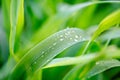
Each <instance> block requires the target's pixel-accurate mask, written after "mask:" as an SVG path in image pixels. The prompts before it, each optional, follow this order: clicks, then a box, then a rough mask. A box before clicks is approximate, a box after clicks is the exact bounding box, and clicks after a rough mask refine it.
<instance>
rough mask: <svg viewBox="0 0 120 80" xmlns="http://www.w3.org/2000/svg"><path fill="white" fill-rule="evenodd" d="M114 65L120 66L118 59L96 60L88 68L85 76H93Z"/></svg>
mask: <svg viewBox="0 0 120 80" xmlns="http://www.w3.org/2000/svg"><path fill="white" fill-rule="evenodd" d="M114 67H120V61H118V60H116V59H111V60H102V61H98V62H96V65H95V66H94V67H93V68H92V69H91V70H90V72H89V73H88V75H87V77H88V78H90V77H93V76H95V75H97V74H99V73H102V72H104V71H106V70H108V69H110V68H114Z"/></svg>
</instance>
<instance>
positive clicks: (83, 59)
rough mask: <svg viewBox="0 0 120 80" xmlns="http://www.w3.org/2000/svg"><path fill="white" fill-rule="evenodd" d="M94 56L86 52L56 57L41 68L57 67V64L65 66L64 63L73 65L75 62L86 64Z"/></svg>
mask: <svg viewBox="0 0 120 80" xmlns="http://www.w3.org/2000/svg"><path fill="white" fill-rule="evenodd" d="M95 57H96V55H95V54H88V55H84V56H80V57H65V58H56V59H53V60H52V61H51V62H50V63H48V64H47V65H46V66H45V67H43V68H50V67H57V66H66V65H75V64H81V65H82V64H86V63H88V62H90V61H91V60H94V58H95Z"/></svg>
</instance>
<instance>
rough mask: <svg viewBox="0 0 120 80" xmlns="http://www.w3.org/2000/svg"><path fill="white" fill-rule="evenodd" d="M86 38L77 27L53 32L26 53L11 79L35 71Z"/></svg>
mask: <svg viewBox="0 0 120 80" xmlns="http://www.w3.org/2000/svg"><path fill="white" fill-rule="evenodd" d="M86 39H87V36H86V35H85V33H84V32H83V31H82V30H79V29H76V28H70V29H65V30H62V31H60V32H57V33H55V34H53V35H52V36H50V37H48V38H47V39H45V40H44V41H42V42H40V43H39V44H37V45H36V46H35V47H33V48H32V49H31V50H30V51H28V52H27V53H26V55H25V56H24V57H23V58H22V59H21V60H20V62H19V63H18V64H17V65H16V66H15V68H14V69H13V71H12V73H11V79H12V80H13V79H17V78H18V77H20V75H21V74H22V73H23V72H25V71H27V72H31V73H34V72H35V71H36V70H38V69H41V68H42V67H43V66H44V65H45V64H46V63H48V62H49V61H50V60H51V59H52V58H54V57H55V56H56V55H58V54H59V53H60V52H62V51H63V50H65V49H66V48H68V47H70V46H72V45H74V44H76V43H78V42H81V41H85V40H86ZM18 71H19V73H18Z"/></svg>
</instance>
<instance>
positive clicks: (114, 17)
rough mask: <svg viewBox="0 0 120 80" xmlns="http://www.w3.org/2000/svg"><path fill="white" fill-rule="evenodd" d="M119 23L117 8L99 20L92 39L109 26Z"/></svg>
mask: <svg viewBox="0 0 120 80" xmlns="http://www.w3.org/2000/svg"><path fill="white" fill-rule="evenodd" d="M117 24H120V10H117V11H115V12H113V13H112V14H110V15H109V16H107V17H106V18H105V19H103V20H102V21H101V23H100V24H99V27H98V29H97V30H96V31H95V33H94V35H93V37H92V40H94V39H95V38H96V37H98V36H99V35H100V34H101V33H102V32H103V31H105V30H107V29H109V28H110V27H112V26H114V25H117Z"/></svg>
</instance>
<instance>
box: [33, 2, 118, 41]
mask: <svg viewBox="0 0 120 80" xmlns="http://www.w3.org/2000/svg"><path fill="white" fill-rule="evenodd" d="M102 3H120V2H119V1H93V2H85V3H80V4H75V5H72V6H70V5H69V6H68V7H64V5H62V6H63V8H62V10H61V11H59V12H58V13H57V14H56V15H54V16H51V17H50V18H49V19H48V20H47V21H46V22H45V23H44V24H43V26H42V27H41V28H40V29H39V30H38V31H37V32H36V33H35V35H34V36H33V37H32V41H33V42H34V41H35V42H38V41H41V40H43V39H45V38H46V37H48V36H49V35H51V34H53V33H54V32H56V31H58V30H60V29H61V28H64V27H65V25H66V22H67V21H68V20H69V18H70V17H71V16H73V15H75V13H77V12H78V11H79V10H81V9H83V8H85V7H88V6H91V5H95V4H102ZM39 36H40V37H41V38H39Z"/></svg>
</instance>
